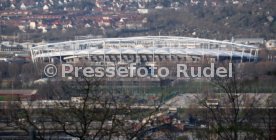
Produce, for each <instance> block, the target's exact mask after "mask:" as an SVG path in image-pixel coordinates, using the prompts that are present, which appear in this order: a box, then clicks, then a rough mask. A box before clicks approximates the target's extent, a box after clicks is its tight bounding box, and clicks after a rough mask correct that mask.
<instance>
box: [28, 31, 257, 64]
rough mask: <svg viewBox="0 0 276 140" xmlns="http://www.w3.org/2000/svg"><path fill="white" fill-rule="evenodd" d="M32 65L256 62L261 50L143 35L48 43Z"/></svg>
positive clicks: (33, 50) (36, 49)
mask: <svg viewBox="0 0 276 140" xmlns="http://www.w3.org/2000/svg"><path fill="white" fill-rule="evenodd" d="M31 55H32V60H33V62H38V61H44V62H55V63H58V62H60V63H76V62H81V61H86V62H87V61H88V62H91V63H155V62H163V61H165V62H168V61H174V62H180V61H181V62H191V63H194V62H200V61H208V62H215V61H232V62H237V63H240V62H253V61H256V60H257V59H258V47H256V46H253V45H245V44H237V43H233V42H229V41H218V40H210V39H202V38H191V37H176V36H141V37H126V38H98V39H87V40H76V41H66V42H58V43H49V44H45V45H39V46H35V47H33V48H31Z"/></svg>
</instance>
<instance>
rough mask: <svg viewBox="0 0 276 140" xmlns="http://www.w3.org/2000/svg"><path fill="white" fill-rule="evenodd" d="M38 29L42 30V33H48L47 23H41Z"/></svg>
mask: <svg viewBox="0 0 276 140" xmlns="http://www.w3.org/2000/svg"><path fill="white" fill-rule="evenodd" d="M37 29H40V30H42V33H47V25H43V24H42V25H39V26H38V27H37Z"/></svg>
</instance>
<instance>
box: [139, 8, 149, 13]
mask: <svg viewBox="0 0 276 140" xmlns="http://www.w3.org/2000/svg"><path fill="white" fill-rule="evenodd" d="M137 11H138V13H139V14H148V13H149V9H137Z"/></svg>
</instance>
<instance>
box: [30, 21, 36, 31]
mask: <svg viewBox="0 0 276 140" xmlns="http://www.w3.org/2000/svg"><path fill="white" fill-rule="evenodd" d="M29 26H30V29H31V30H35V29H36V22H34V21H31V22H30V24H29Z"/></svg>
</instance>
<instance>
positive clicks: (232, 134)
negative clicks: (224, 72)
mask: <svg viewBox="0 0 276 140" xmlns="http://www.w3.org/2000/svg"><path fill="white" fill-rule="evenodd" d="M245 72H246V71H244V70H242V68H241V67H239V69H237V68H236V67H235V66H234V65H233V77H224V78H221V77H214V78H213V79H211V82H212V83H213V85H214V88H215V89H219V91H220V93H219V94H217V93H216V94H209V95H200V96H198V97H197V99H198V102H199V105H200V106H203V107H204V108H206V111H205V113H202V114H201V115H204V114H205V115H206V116H205V117H206V118H205V119H206V120H207V121H208V131H207V133H206V134H207V137H208V139H229V140H238V139H254V138H263V137H264V132H263V131H262V128H261V127H260V122H259V118H260V116H261V115H257V114H256V112H258V113H261V112H259V110H260V108H262V106H263V104H264V103H265V99H267V98H269V97H268V95H266V94H252V93H246V92H245V90H246V88H248V85H250V84H251V81H252V79H251V77H250V76H248V74H246V73H245Z"/></svg>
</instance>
